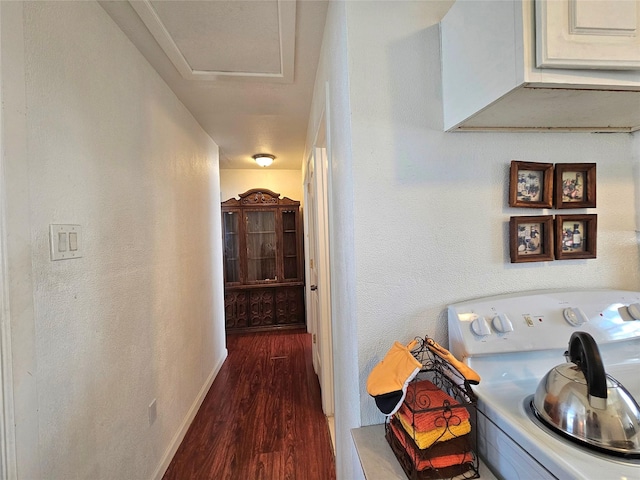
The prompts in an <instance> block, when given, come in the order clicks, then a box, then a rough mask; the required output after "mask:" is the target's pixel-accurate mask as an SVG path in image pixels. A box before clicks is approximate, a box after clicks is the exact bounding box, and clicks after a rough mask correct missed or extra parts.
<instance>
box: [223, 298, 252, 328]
mask: <svg viewBox="0 0 640 480" xmlns="http://www.w3.org/2000/svg"><path fill="white" fill-rule="evenodd" d="M224 318H225V326H226V327H227V328H228V329H233V328H244V327H247V326H248V325H249V316H248V315H247V293H246V292H244V291H237V292H236V291H232V292H226V293H225V295H224Z"/></svg>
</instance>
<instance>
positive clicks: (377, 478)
mask: <svg viewBox="0 0 640 480" xmlns="http://www.w3.org/2000/svg"><path fill="white" fill-rule="evenodd" d="M351 436H352V437H353V441H354V443H355V444H356V450H357V452H358V456H359V457H360V463H361V465H362V471H363V472H364V476H365V478H366V479H367V480H406V479H407V476H406V475H405V473H404V470H402V467H401V466H400V464H399V463H398V460H397V459H396V456H395V455H394V454H393V451H392V450H391V447H390V446H389V444H388V443H387V440H386V439H385V438H384V424H380V425H370V426H368V427H361V428H354V429H352V430H351ZM479 471H480V478H481V479H483V480H496V477H495V476H494V475H493V474H492V473H491V471H490V470H489V468H488V467H487V466H486V465H485V464H484V463H483V462H482V460H480V467H479Z"/></svg>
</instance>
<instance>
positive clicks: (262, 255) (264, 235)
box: [245, 211, 278, 282]
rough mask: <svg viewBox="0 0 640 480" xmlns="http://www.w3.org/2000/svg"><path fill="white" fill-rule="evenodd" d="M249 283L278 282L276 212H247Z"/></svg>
mask: <svg viewBox="0 0 640 480" xmlns="http://www.w3.org/2000/svg"><path fill="white" fill-rule="evenodd" d="M245 220H246V235H247V281H248V282H258V281H265V280H277V279H278V278H277V275H276V246H277V242H276V238H277V236H276V215H275V212H273V211H271V212H246V217H245Z"/></svg>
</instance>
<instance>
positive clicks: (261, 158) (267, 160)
mask: <svg viewBox="0 0 640 480" xmlns="http://www.w3.org/2000/svg"><path fill="white" fill-rule="evenodd" d="M253 159H254V160H255V161H256V163H257V164H258V165H260V166H261V167H268V166H269V165H271V164H272V163H273V161H274V160H275V159H276V157H275V156H274V155H270V154H268V153H256V154H255V155H254V156H253Z"/></svg>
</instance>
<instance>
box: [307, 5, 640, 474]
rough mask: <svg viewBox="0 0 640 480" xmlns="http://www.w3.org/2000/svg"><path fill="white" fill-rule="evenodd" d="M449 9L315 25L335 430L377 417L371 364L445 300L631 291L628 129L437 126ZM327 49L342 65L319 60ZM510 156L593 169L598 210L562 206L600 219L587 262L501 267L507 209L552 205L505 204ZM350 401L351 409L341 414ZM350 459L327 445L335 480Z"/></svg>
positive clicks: (429, 326) (396, 10)
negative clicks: (325, 127) (326, 171)
mask: <svg viewBox="0 0 640 480" xmlns="http://www.w3.org/2000/svg"><path fill="white" fill-rule="evenodd" d="M450 4H451V2H346V4H345V6H344V11H342V12H340V13H341V15H342V16H341V17H338V19H337V20H336V17H334V16H332V14H334V13H335V11H336V10H338V9H340V8H342V7H333V9H332V8H330V10H329V13H330V16H329V18H328V20H327V28H330V27H331V26H333V27H334V28H336V30H338V31H339V27H340V28H342V30H343V31H345V32H347V33H346V35H347V37H346V38H341V37H340V36H339V35H336V36H337V38H338V40H334V39H331V38H329V39H328V38H327V37H325V45H324V50H323V57H322V58H323V62H324V65H325V66H324V68H323V69H319V73H318V77H319V78H318V80H317V83H316V93H315V96H314V105H315V108H314V110H313V113H312V115H313V118H312V121H311V124H310V125H311V126H310V131H311V130H313V128H314V126H315V125H317V122H318V120H319V118H320V115H321V108H319V107H318V106H317V105H319V104H320V103H321V102H322V101H323V96H324V86H325V81H326V82H328V85H329V88H330V90H331V89H334V88H335V89H338V90H339V91H342V90H341V88H343V87H344V86H348V94H347V95H346V96H345V95H342V96H332V97H331V99H330V111H331V115H330V121H333V122H338V124H335V125H332V126H331V128H332V129H334V128H338V127H339V128H344V129H346V133H344V135H345V137H342V136H340V133H338V135H339V138H340V139H341V140H340V144H339V145H340V148H342V149H343V150H342V151H343V152H344V151H348V152H349V154H348V155H341V156H339V160H340V162H345V164H342V163H340V165H339V167H340V168H336V167H335V166H334V169H332V171H331V173H332V175H333V178H332V181H333V194H332V200H333V202H334V204H333V210H332V211H333V213H334V217H335V222H337V223H338V225H339V227H340V231H339V235H338V234H337V233H336V230H334V231H333V232H332V236H331V240H332V244H331V247H332V249H334V255H338V254H339V255H340V258H341V259H346V260H345V262H344V264H343V265H342V266H341V267H340V268H338V269H332V271H331V275H332V285H333V286H334V287H336V293H337V294H338V297H337V299H336V302H335V303H334V309H333V315H334V321H335V323H336V325H339V326H338V327H337V328H338V330H336V332H337V334H336V337H335V338H334V344H335V349H336V350H335V355H336V359H337V360H339V361H340V364H338V363H337V364H336V371H337V372H346V373H345V374H344V375H338V376H337V377H336V390H337V391H336V402H337V404H336V425H339V424H340V423H341V422H342V421H343V420H345V419H346V424H347V425H349V426H353V424H352V422H353V421H354V420H353V409H356V411H358V413H357V415H358V416H359V419H358V421H360V422H361V423H362V424H363V425H367V424H374V423H380V422H382V420H383V417H382V416H381V415H380V414H379V413H378V411H377V409H376V407H375V404H374V402H373V400H372V399H371V398H370V397H369V395H368V394H367V393H366V389H365V384H366V379H367V376H368V374H369V372H370V371H371V369H372V368H373V366H374V365H375V364H376V363H377V362H378V361H379V360H380V359H381V358H382V357H383V356H384V354H385V353H386V351H387V350H388V349H389V347H390V346H391V344H392V342H393V341H394V340H400V341H408V340H410V339H411V338H412V337H414V336H416V335H427V334H428V335H430V336H433V337H435V339H436V340H438V341H439V342H443V343H445V344H446V342H447V328H446V311H445V309H446V306H447V305H448V304H450V303H453V302H457V301H460V300H463V299H469V298H474V297H479V296H486V295H493V294H498V293H506V292H513V291H523V290H529V289H541V288H571V287H576V288H583V287H584V288H586V287H613V288H627V289H638V288H640V274H639V271H638V257H639V255H638V241H637V239H636V233H635V229H636V206H635V196H636V189H635V186H634V183H635V182H634V158H633V151H634V149H635V150H636V151H637V149H638V145H639V143H638V142H639V141H638V137H637V134H636V136H635V137H634V136H632V135H629V134H607V135H598V134H586V133H489V132H483V133H444V132H443V128H442V104H441V95H440V91H441V86H440V58H439V35H438V26H437V22H438V21H439V20H440V18H441V16H442V15H443V14H444V13H445V12H446V10H447V9H448V7H449V6H450ZM331 22H335V23H331ZM345 22H346V24H345V25H346V26H343V23H345ZM333 33H334V34H335V33H336V32H333ZM335 42H346V43H345V44H344V45H342V44H340V43H338V44H337V45H336V44H335ZM344 46H346V48H347V52H346V54H345V53H344V52H342V51H341V48H344ZM336 52H337V54H338V55H339V56H340V58H345V55H346V58H347V59H348V69H340V68H339V61H338V60H335V59H333V60H332V59H331V57H332V55H333V56H335V55H336ZM330 93H333V92H330ZM347 106H350V110H349V111H347V112H344V109H345V108H347ZM338 112H340V113H338ZM308 138H309V141H308V143H309V142H310V141H311V140H310V139H311V138H312V137H311V135H309V137H308ZM309 145H310V143H309ZM335 147H336V150H337V149H338V146H337V145H336V146H335ZM337 158H338V157H336V156H334V160H336V159H337ZM511 160H523V161H535V162H551V163H560V162H596V163H597V164H598V208H597V209H589V210H586V209H583V210H576V211H574V212H575V213H582V212H589V213H597V214H598V258H597V259H593V260H577V261H576V260H573V261H554V262H546V263H533V264H511V263H510V262H509V248H508V240H509V239H508V221H509V217H510V216H511V215H540V214H554V213H559V212H558V211H556V210H535V209H512V208H509V207H508V202H507V199H508V196H507V195H508V191H507V189H508V172H509V163H510V161H511ZM636 161H637V159H636ZM351 201H352V202H353V204H351V203H350V202H351ZM562 213H569V212H568V211H566V210H565V211H562ZM343 218H344V219H345V220H344V221H343V220H342V219H343ZM350 220H352V221H353V227H350V224H349V221H350ZM336 252H338V253H336ZM332 266H333V265H332ZM345 324H348V325H345ZM338 335H339V336H338ZM345 335H355V336H356V338H355V339H346V338H345V337H344V336H345ZM351 362H357V367H355V369H354V368H353V365H351ZM356 369H357V370H356ZM349 375H350V378H347V376H349ZM356 379H357V380H358V384H359V391H358V392H354V390H353V388H352V385H353V383H355V380H356ZM349 382H352V383H349ZM349 403H350V404H351V405H352V406H354V405H358V406H359V407H355V406H354V407H353V409H352V408H346V410H344V411H342V412H341V411H339V409H338V406H339V405H342V406H345V405H348V404H349ZM340 415H343V417H342V418H341V417H340ZM339 438H340V437H339ZM353 463H355V461H354V460H353V455H352V450H351V449H347V448H346V447H344V449H342V450H341V449H340V444H338V466H339V467H340V468H339V475H342V476H341V477H339V478H350V477H349V476H348V475H345V474H344V472H349V471H350V469H353V470H354V471H355V470H357V468H358V466H357V463H355V466H354V465H353ZM350 464H351V466H350Z"/></svg>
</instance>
